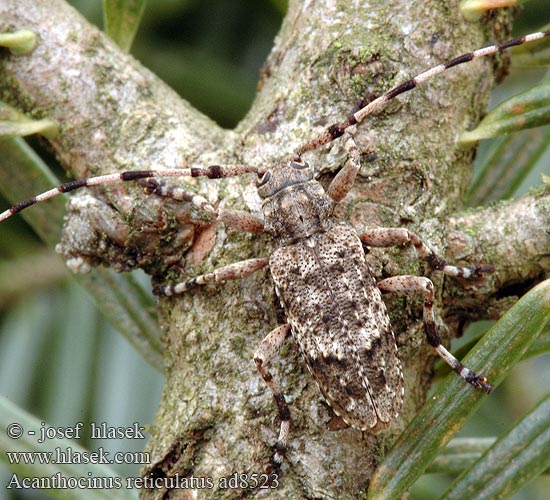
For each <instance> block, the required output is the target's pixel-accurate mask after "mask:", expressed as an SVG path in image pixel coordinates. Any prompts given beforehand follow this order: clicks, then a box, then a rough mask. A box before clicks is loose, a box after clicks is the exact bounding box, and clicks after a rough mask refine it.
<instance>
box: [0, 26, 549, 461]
mask: <svg viewBox="0 0 550 500" xmlns="http://www.w3.org/2000/svg"><path fill="white" fill-rule="evenodd" d="M548 36H550V31H546V32H538V33H533V34H530V35H527V36H523V37H519V38H515V39H513V40H509V41H507V42H504V43H502V44H498V45H491V46H487V47H485V48H482V49H479V50H475V51H473V52H470V53H467V54H463V55H460V56H458V57H456V58H454V59H451V60H449V61H447V62H445V63H443V64H440V65H438V66H435V67H433V68H431V69H428V70H426V71H424V72H423V73H420V74H418V75H417V76H415V77H414V78H411V79H410V80H407V81H405V82H403V83H401V84H400V85H397V86H395V87H393V88H392V89H390V90H389V91H388V92H386V93H385V94H383V95H382V96H380V97H378V98H376V99H374V100H372V101H371V102H369V103H368V104H366V105H365V106H364V107H362V108H361V109H359V111H357V112H355V113H354V114H352V115H351V116H350V117H349V118H347V119H346V120H344V121H343V122H341V123H336V124H334V125H331V126H329V127H328V128H326V129H325V130H324V131H323V132H322V133H320V134H319V135H317V136H316V137H314V138H313V139H312V140H311V141H309V142H307V143H306V144H304V145H302V146H301V147H300V148H298V149H297V150H296V151H295V152H294V154H292V155H291V156H290V157H289V158H288V159H287V161H284V162H282V163H281V164H278V165H274V166H269V167H263V166H251V165H246V166H238V165H234V166H218V165H214V166H210V167H192V168H182V169H179V168H178V169H163V170H147V171H128V172H123V173H116V174H111V175H102V176H98V177H92V178H88V179H80V180H75V181H72V182H68V183H66V184H63V185H61V186H58V187H56V188H54V189H51V190H49V191H46V192H44V193H42V194H40V195H38V196H35V197H33V198H31V199H29V200H26V201H23V202H21V203H18V204H16V205H14V206H13V207H11V208H10V209H8V210H6V211H5V212H3V213H2V214H0V221H2V220H5V219H7V218H8V217H10V216H12V215H13V214H15V213H17V212H20V211H21V210H23V209H24V208H27V207H28V206H30V205H33V204H34V203H38V202H41V201H44V200H47V199H49V198H52V197H53V196H56V195H57V194H59V193H65V192H68V191H72V190H75V189H78V188H81V187H91V186H96V185H100V184H110V183H115V182H119V181H134V180H138V182H139V183H140V184H141V185H142V186H143V187H144V188H145V191H146V192H147V193H149V194H156V195H159V196H164V197H168V198H173V199H176V200H186V201H190V202H191V203H192V204H193V205H195V206H197V207H199V208H201V209H203V210H205V211H206V212H208V213H210V214H211V215H213V216H214V217H216V218H217V219H218V220H220V221H222V222H224V223H225V224H227V225H229V226H232V227H234V228H236V229H239V230H242V231H248V232H261V231H265V232H266V233H268V234H270V235H271V236H272V238H273V242H274V245H273V246H274V250H273V252H272V253H271V255H270V256H269V258H267V257H266V258H254V259H248V260H244V261H240V262H236V263H233V264H230V265H226V266H223V267H220V268H218V269H216V270H214V271H213V272H210V273H207V274H202V275H200V276H197V277H195V278H192V279H188V280H186V281H183V282H180V283H177V284H169V285H164V286H157V287H155V289H154V291H155V293H156V294H157V295H164V296H169V295H174V294H181V293H184V292H186V291H188V290H190V289H192V288H194V287H196V286H199V285H204V284H206V283H208V282H215V281H224V280H229V279H237V278H242V277H244V276H247V275H249V274H251V273H253V272H255V271H257V270H259V269H261V268H264V267H266V266H269V269H270V271H271V275H272V277H273V281H274V282H275V290H276V292H277V295H278V297H279V299H280V301H281V304H282V306H283V308H284V310H285V313H286V318H287V320H288V323H286V324H283V325H280V326H278V327H276V328H275V329H274V330H273V331H272V332H270V333H269V334H268V335H267V336H266V337H265V338H264V339H263V341H262V342H261V344H260V346H259V348H258V349H257V351H256V353H255V355H254V361H255V363H256V365H257V367H258V370H259V372H260V374H261V376H262V377H263V379H264V380H265V382H266V384H267V385H268V387H269V388H270V390H271V391H272V393H273V396H274V399H275V402H276V405H277V408H278V412H279V418H280V421H281V423H280V431H279V436H278V440H277V443H276V451H275V454H274V456H273V458H272V467H273V468H278V467H280V465H281V463H282V460H283V456H284V454H285V451H286V448H287V443H288V436H289V426H290V411H289V408H288V405H287V403H286V401H285V398H284V395H283V393H282V392H281V389H280V387H279V384H278V383H277V382H276V381H275V379H274V378H273V377H272V375H271V373H270V372H269V370H268V364H269V362H270V361H271V360H272V359H273V357H274V356H275V355H276V354H277V352H278V351H279V348H280V347H281V346H282V344H283V343H284V342H285V340H286V339H287V338H288V337H289V336H290V335H291V334H292V336H293V337H294V340H295V341H296V343H297V344H298V346H299V349H300V351H301V353H302V355H303V358H304V360H305V362H306V365H307V367H308V369H309V371H310V372H311V373H312V375H313V377H314V378H315V380H316V382H317V384H318V386H319V388H320V390H321V393H322V394H323V396H324V398H325V399H326V401H327V402H328V404H329V405H330V406H331V407H332V408H333V410H334V411H335V413H336V414H338V415H339V416H341V417H342V419H343V420H344V421H345V422H346V423H347V424H349V425H350V426H352V427H354V428H357V429H361V430H370V431H373V432H376V431H379V430H382V429H384V428H386V427H387V426H388V425H389V424H390V423H391V421H392V420H393V419H395V418H396V417H397V415H398V414H399V412H400V409H401V406H402V403H403V393H404V382H403V373H402V369H401V364H400V361H399V356H398V353H397V345H396V341H395V338H394V334H393V332H392V328H391V325H390V320H389V317H388V314H387V312H386V308H385V305H384V302H383V300H382V294H383V293H397V294H402V295H410V294H418V295H420V296H422V298H423V300H424V303H423V321H424V330H425V334H426V337H427V340H428V342H429V343H430V344H431V345H432V346H433V348H434V349H435V351H436V352H437V354H438V355H439V356H441V357H442V358H443V360H444V361H445V362H446V363H448V364H449V365H450V366H451V368H452V369H453V370H454V371H456V372H457V373H458V374H459V376H460V377H462V378H463V379H464V380H465V381H466V382H468V383H470V384H471V385H473V386H474V387H476V388H479V389H482V390H484V391H485V392H487V393H489V392H490V391H491V389H492V387H491V384H490V383H489V382H488V381H487V380H486V379H485V377H483V376H482V375H480V374H478V373H475V372H474V371H472V370H470V369H469V368H467V367H465V366H463V365H462V364H461V363H460V361H458V360H457V359H456V358H455V357H454V356H453V355H452V354H451V353H450V352H448V351H447V350H446V349H445V348H444V347H443V345H441V340H440V336H439V333H438V331H437V328H436V324H435V320H434V313H433V308H432V306H433V299H434V289H433V284H432V282H431V281H430V280H429V279H428V278H424V277H416V276H396V277H390V278H387V279H384V280H382V281H380V282H378V283H377V282H376V281H375V279H374V277H373V275H372V274H371V271H370V270H369V267H368V265H367V262H366V260H365V256H364V250H363V244H365V245H367V246H374V247H390V246H396V245H403V244H412V245H413V246H414V247H415V249H416V251H417V253H418V255H419V256H420V257H422V258H423V259H424V260H425V261H426V262H427V263H428V265H429V266H430V267H431V268H432V269H434V270H440V271H442V272H443V273H445V274H447V275H450V276H453V277H460V278H466V279H477V278H479V277H480V276H482V274H483V273H484V272H489V271H490V270H491V267H490V266H487V267H481V266H472V267H456V266H453V265H449V264H447V263H446V262H445V261H444V260H443V259H442V258H440V257H439V256H437V255H436V254H435V253H434V252H433V251H432V250H430V248H428V247H427V246H426V245H425V244H424V243H423V242H422V241H421V240H420V238H419V237H418V236H416V235H415V234H413V233H412V232H410V231H408V230H407V229H403V228H371V229H367V230H365V231H363V232H357V231H356V230H355V229H354V228H352V227H351V226H349V225H345V224H340V223H338V222H337V221H336V220H334V218H333V217H332V213H333V210H334V207H335V205H336V204H337V203H338V202H339V201H340V200H342V199H343V198H344V197H345V196H346V194H347V193H348V192H349V191H350V190H351V188H352V187H353V184H354V181H355V177H356V175H357V173H358V170H359V167H360V160H359V151H358V149H357V146H356V145H355V143H354V141H353V138H352V136H351V134H350V133H349V132H350V131H349V129H350V127H352V126H353V125H356V124H359V123H360V122H361V121H363V120H364V119H365V118H366V117H367V116H369V115H370V114H371V113H373V112H374V111H375V110H377V109H378V108H380V107H381V106H383V105H384V104H385V103H386V102H388V101H390V100H391V99H393V98H395V97H396V96H398V95H399V94H402V93H404V92H407V91H409V90H411V89H413V88H415V87H416V86H418V85H420V84H421V83H423V82H425V81H426V80H428V79H429V78H431V77H433V76H435V75H437V74H439V73H442V72H443V71H445V70H447V69H449V68H452V67H453V66H457V65H459V64H463V63H466V62H469V61H471V60H473V59H476V58H479V57H482V56H487V55H491V54H494V53H496V52H499V51H502V50H505V49H507V48H509V47H512V46H515V45H520V44H523V43H526V42H531V41H534V40H538V39H541V38H543V37H548ZM342 135H346V142H345V146H346V149H347V151H348V156H349V160H348V162H347V163H346V165H345V166H344V167H343V168H342V169H341V170H340V172H339V173H338V174H337V175H336V177H335V178H334V179H333V180H332V182H331V183H330V185H329V186H328V189H327V190H326V191H325V190H324V189H323V187H322V186H321V184H319V182H317V181H316V180H315V178H314V169H313V168H312V167H311V166H310V165H308V164H307V163H306V162H305V161H304V160H303V159H302V156H303V155H304V154H305V153H307V152H308V151H311V150H314V149H317V148H319V147H321V146H322V145H324V144H327V143H329V142H331V141H333V140H335V139H337V138H338V137H341V136H342ZM249 173H253V174H256V175H257V178H258V182H257V189H258V194H259V196H260V197H261V198H262V200H263V205H262V211H263V218H262V217H260V216H257V215H254V214H251V213H248V212H244V211H234V210H231V211H230V210H220V211H217V210H216V209H215V208H214V207H213V206H212V205H210V204H209V203H208V202H207V201H206V199H205V198H203V197H201V196H198V195H193V194H189V193H187V192H185V191H182V190H181V189H178V188H171V187H167V186H165V185H164V184H163V183H161V182H159V181H158V180H156V179H155V178H160V177H182V176H189V177H199V176H202V177H207V178H210V179H220V178H225V177H232V176H238V175H244V174H249Z"/></svg>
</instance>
